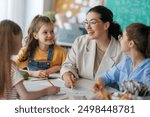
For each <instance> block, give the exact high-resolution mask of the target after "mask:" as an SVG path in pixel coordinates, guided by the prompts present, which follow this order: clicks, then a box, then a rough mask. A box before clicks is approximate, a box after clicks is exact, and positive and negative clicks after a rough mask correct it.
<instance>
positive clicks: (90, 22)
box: [84, 12, 108, 39]
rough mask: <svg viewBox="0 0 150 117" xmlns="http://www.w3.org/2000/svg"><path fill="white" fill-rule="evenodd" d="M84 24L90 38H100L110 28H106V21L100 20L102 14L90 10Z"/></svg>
mask: <svg viewBox="0 0 150 117" xmlns="http://www.w3.org/2000/svg"><path fill="white" fill-rule="evenodd" d="M84 24H85V29H86V30H87V33H88V37H89V39H98V38H99V37H102V35H103V34H105V33H106V31H107V30H108V27H107V28H106V26H105V24H106V23H104V22H103V21H102V20H100V15H99V14H98V13H95V12H89V13H88V14H87V16H86V20H85V22H84Z"/></svg>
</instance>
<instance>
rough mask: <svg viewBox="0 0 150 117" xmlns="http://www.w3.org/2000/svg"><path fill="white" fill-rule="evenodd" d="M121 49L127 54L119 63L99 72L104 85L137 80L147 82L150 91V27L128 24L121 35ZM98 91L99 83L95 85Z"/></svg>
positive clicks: (95, 89)
mask: <svg viewBox="0 0 150 117" xmlns="http://www.w3.org/2000/svg"><path fill="white" fill-rule="evenodd" d="M120 44H121V49H122V51H123V52H124V53H126V54H127V57H125V58H124V59H123V60H122V61H121V62H120V63H119V64H117V65H115V66H114V67H112V68H110V69H108V70H107V71H106V72H104V73H102V74H97V76H96V78H97V79H99V80H100V81H101V82H102V83H103V85H102V86H101V87H103V86H104V85H107V84H110V83H121V82H123V81H128V80H135V81H137V82H139V83H142V84H146V86H147V87H148V90H149V91H150V27H149V26H146V25H144V24H141V23H133V24H130V25H129V26H127V28H126V30H125V31H124V33H123V36H122V37H120ZM93 89H94V91H95V92H97V91H98V90H99V89H98V84H95V85H94V87H93Z"/></svg>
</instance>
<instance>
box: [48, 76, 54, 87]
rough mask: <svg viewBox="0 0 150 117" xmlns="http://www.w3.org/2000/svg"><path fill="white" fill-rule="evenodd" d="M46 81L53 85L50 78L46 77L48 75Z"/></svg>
mask: <svg viewBox="0 0 150 117" xmlns="http://www.w3.org/2000/svg"><path fill="white" fill-rule="evenodd" d="M47 81H48V82H49V83H50V84H51V85H52V86H55V85H54V84H53V83H52V82H51V81H50V79H48V77H47Z"/></svg>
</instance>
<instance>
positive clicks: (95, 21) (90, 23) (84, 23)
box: [82, 19, 100, 27]
mask: <svg viewBox="0 0 150 117" xmlns="http://www.w3.org/2000/svg"><path fill="white" fill-rule="evenodd" d="M97 23H100V20H95V19H93V20H90V21H83V23H82V25H83V26H84V27H86V26H87V25H90V26H95V25H96V24H97Z"/></svg>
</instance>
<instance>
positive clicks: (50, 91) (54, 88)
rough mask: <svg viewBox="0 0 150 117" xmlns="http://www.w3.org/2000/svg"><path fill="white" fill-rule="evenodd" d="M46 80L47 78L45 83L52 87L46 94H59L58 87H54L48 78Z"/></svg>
mask: <svg viewBox="0 0 150 117" xmlns="http://www.w3.org/2000/svg"><path fill="white" fill-rule="evenodd" d="M46 78H47V81H48V82H49V83H50V84H51V85H52V86H51V87H49V88H48V92H49V93H50V94H52V95H54V94H56V93H58V92H60V87H57V86H55V85H54V84H53V83H52V82H51V81H50V79H48V77H46Z"/></svg>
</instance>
